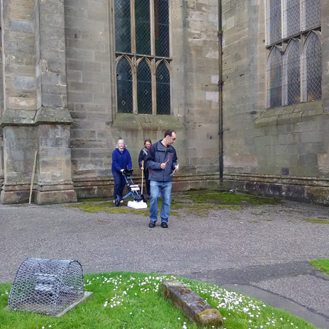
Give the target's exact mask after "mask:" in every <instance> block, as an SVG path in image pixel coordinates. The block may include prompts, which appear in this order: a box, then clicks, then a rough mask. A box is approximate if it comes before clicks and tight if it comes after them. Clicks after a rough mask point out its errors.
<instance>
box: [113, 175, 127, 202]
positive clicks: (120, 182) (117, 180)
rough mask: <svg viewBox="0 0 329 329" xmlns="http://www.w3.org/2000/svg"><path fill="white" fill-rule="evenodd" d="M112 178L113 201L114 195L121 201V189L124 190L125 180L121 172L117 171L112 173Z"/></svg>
mask: <svg viewBox="0 0 329 329" xmlns="http://www.w3.org/2000/svg"><path fill="white" fill-rule="evenodd" d="M112 174H113V177H114V192H113V199H114V198H115V196H116V195H118V196H119V197H120V199H122V193H123V189H124V188H125V185H126V180H125V178H124V177H123V176H122V174H121V172H118V171H112Z"/></svg>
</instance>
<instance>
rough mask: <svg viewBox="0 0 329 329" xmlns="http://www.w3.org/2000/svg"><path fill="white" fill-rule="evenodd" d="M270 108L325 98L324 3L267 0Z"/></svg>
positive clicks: (303, 0)
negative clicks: (323, 78) (322, 64)
mask: <svg viewBox="0 0 329 329" xmlns="http://www.w3.org/2000/svg"><path fill="white" fill-rule="evenodd" d="M266 29H267V34H266V36H267V37H266V47H267V50H268V53H269V56H268V62H267V83H268V88H267V90H268V93H267V94H268V102H267V103H268V107H270V108H271V107H279V106H286V105H292V104H297V103H300V102H310V101H314V100H318V99H321V74H322V70H321V63H322V57H321V54H322V50H321V48H322V47H321V0H266Z"/></svg>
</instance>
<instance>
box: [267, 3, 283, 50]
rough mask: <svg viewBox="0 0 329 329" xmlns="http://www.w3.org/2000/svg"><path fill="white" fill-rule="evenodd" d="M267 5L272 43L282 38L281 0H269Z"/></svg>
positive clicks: (269, 37)
mask: <svg viewBox="0 0 329 329" xmlns="http://www.w3.org/2000/svg"><path fill="white" fill-rule="evenodd" d="M267 5H268V10H269V15H268V16H267V26H268V32H269V33H268V39H269V43H270V44H271V43H273V42H276V41H278V40H280V39H281V0H267Z"/></svg>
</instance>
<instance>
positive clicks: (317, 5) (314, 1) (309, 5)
mask: <svg viewBox="0 0 329 329" xmlns="http://www.w3.org/2000/svg"><path fill="white" fill-rule="evenodd" d="M303 6H304V8H305V9H304V10H305V20H306V22H305V29H306V30H309V29H312V28H315V27H318V26H321V0H303Z"/></svg>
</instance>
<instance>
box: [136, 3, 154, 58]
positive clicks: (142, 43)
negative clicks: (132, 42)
mask: <svg viewBox="0 0 329 329" xmlns="http://www.w3.org/2000/svg"><path fill="white" fill-rule="evenodd" d="M135 18H136V53H137V54H143V55H150V54H151V42H150V41H151V40H150V0H135Z"/></svg>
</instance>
